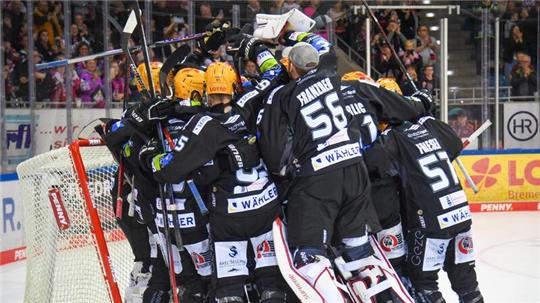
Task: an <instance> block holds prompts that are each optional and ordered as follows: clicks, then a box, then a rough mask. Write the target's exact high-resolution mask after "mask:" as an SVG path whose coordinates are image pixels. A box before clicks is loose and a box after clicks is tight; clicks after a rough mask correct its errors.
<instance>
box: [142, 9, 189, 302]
mask: <svg viewBox="0 0 540 303" xmlns="http://www.w3.org/2000/svg"><path fill="white" fill-rule="evenodd" d="M135 4H136V8H135V14H136V16H137V20H138V21H139V26H140V28H139V29H140V33H141V38H142V50H143V54H144V62H145V67H146V76H147V77H148V84H149V86H150V96H151V97H152V100H155V98H156V90H155V88H154V80H153V79H152V72H151V71H150V57H149V55H148V46H147V44H146V35H145V32H144V26H143V22H142V16H141V9H140V6H139V1H137V0H136V1H135ZM157 131H158V137H159V140H160V141H161V143H162V144H163V150H165V146H164V145H165V144H164V142H163V139H164V138H163V129H162V128H161V123H160V122H158V123H157ZM165 187H166V189H167V191H168V192H169V193H170V194H171V195H170V198H171V201H170V202H171V203H172V204H173V205H174V209H173V218H172V219H173V220H172V221H173V226H174V234H175V237H177V238H178V237H179V239H180V242H178V239H177V242H176V245H177V246H178V247H179V248H180V247H182V246H183V245H182V241H181V240H182V238H181V237H180V228H179V226H178V216H177V214H176V201H175V200H174V197H173V196H172V190H170V189H171V186H169V185H168V184H165ZM159 196H160V199H161V211H162V215H163V227H165V232H164V235H165V241H166V246H167V252H168V255H169V258H168V259H169V280H170V283H171V292H172V297H173V302H174V303H179V300H178V295H177V285H176V274H175V273H176V271H175V264H174V257H173V247H172V241H171V238H170V235H169V213H168V209H167V207H168V205H167V200H166V199H165V192H164V190H163V186H162V184H159Z"/></svg>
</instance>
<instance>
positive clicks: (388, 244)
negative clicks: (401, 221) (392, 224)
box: [379, 235, 401, 252]
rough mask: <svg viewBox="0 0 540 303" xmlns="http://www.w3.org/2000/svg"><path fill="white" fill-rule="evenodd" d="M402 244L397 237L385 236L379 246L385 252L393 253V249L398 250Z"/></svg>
mask: <svg viewBox="0 0 540 303" xmlns="http://www.w3.org/2000/svg"><path fill="white" fill-rule="evenodd" d="M400 242H401V240H400V239H398V237H396V236H395V235H385V236H384V237H383V238H382V239H381V240H380V241H379V244H380V245H381V248H382V249H383V250H384V251H385V252H391V251H392V249H394V248H396V247H397V246H398V245H399V243H400Z"/></svg>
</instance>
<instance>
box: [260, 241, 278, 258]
mask: <svg viewBox="0 0 540 303" xmlns="http://www.w3.org/2000/svg"><path fill="white" fill-rule="evenodd" d="M274 255H275V253H274V241H269V240H264V241H262V242H261V243H259V245H257V259H261V258H263V257H273V256H274Z"/></svg>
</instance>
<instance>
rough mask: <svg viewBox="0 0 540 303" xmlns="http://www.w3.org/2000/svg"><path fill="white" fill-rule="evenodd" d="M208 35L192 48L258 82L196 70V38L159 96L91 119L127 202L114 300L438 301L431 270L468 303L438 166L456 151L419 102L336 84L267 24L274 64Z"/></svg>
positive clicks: (329, 56)
mask: <svg viewBox="0 0 540 303" xmlns="http://www.w3.org/2000/svg"><path fill="white" fill-rule="evenodd" d="M220 31H223V29H222V28H214V29H213V30H212V33H211V34H212V36H213V35H216V36H214V37H213V38H212V36H211V37H210V38H208V39H213V43H215V42H216V41H215V40H216V39H217V40H220V39H221V40H222V41H221V40H220V41H219V43H218V44H227V45H228V47H229V49H231V51H232V52H234V56H235V58H237V59H239V60H251V61H253V62H256V64H257V67H258V70H259V76H258V77H253V78H245V77H240V75H239V73H238V71H237V69H236V68H235V67H234V66H231V65H229V64H227V63H221V62H217V63H212V64H210V65H209V66H203V64H202V63H203V62H204V61H205V55H207V54H208V49H207V48H208V46H207V45H205V42H204V41H201V43H200V45H199V47H198V48H197V49H195V50H194V51H193V52H192V53H191V54H189V55H188V56H187V57H185V58H184V59H183V60H182V61H181V62H178V64H177V66H176V68H175V69H174V70H173V72H171V75H170V76H169V79H168V80H167V81H168V84H169V85H168V87H169V90H170V93H169V94H166V95H169V96H168V97H165V98H149V99H148V100H143V101H142V102H140V103H138V104H136V105H133V106H131V107H129V108H128V109H127V110H126V111H125V112H124V115H123V117H122V118H121V119H119V120H110V121H108V122H107V123H106V124H105V125H103V126H102V130H101V131H102V132H103V134H104V136H103V139H104V141H105V143H106V145H107V146H108V148H109V149H110V150H111V152H112V153H113V154H114V155H115V158H116V159H119V161H122V163H123V165H124V167H125V168H124V171H125V175H126V177H125V178H124V180H126V179H129V180H130V181H131V182H130V184H131V185H128V183H127V182H124V183H123V184H122V186H123V190H122V193H121V195H122V196H123V197H124V201H125V203H123V207H124V208H126V209H127V208H128V207H129V204H130V203H128V202H130V201H133V203H134V205H135V209H136V214H135V216H134V217H130V216H128V215H127V213H128V211H124V215H123V216H122V218H121V219H119V224H120V226H121V228H122V229H123V231H124V233H125V234H126V237H127V239H128V240H129V243H130V245H131V247H132V250H133V252H134V255H135V266H134V269H133V272H132V273H131V284H130V285H129V287H128V289H127V290H126V302H145V303H160V302H170V300H171V299H172V296H179V297H180V301H181V302H264V303H270V302H298V301H299V300H301V301H304V302H329V303H334V302H412V301H411V300H414V301H415V302H426V303H427V302H444V299H443V297H442V295H441V293H440V292H439V290H438V287H437V275H438V271H439V270H440V269H444V270H445V271H446V272H447V274H448V277H449V279H450V282H451V285H452V289H453V290H454V291H455V292H456V293H457V295H458V296H459V298H460V301H461V302H471V303H472V302H483V299H482V295H481V293H480V291H479V288H478V283H477V279H476V274H475V269H474V258H473V244H472V235H471V215H470V212H469V208H468V202H467V197H466V195H465V193H464V191H463V189H462V187H461V185H460V182H459V180H458V178H457V175H456V172H455V170H454V168H453V167H452V164H451V162H452V160H453V159H455V158H456V157H457V156H458V155H459V153H460V151H461V149H462V144H461V141H460V139H459V138H458V137H457V136H456V135H455V134H454V133H453V131H452V130H451V128H450V127H449V126H448V125H446V124H445V123H443V122H441V121H439V120H437V119H435V118H433V117H432V116H431V111H432V110H433V108H434V104H433V101H432V98H431V96H430V95H429V94H427V93H425V92H423V91H418V92H417V93H415V94H414V95H413V96H401V91H400V90H399V87H398V86H397V84H396V83H395V82H394V81H392V80H390V79H379V80H378V81H377V82H375V81H373V80H371V79H370V78H369V77H367V76H366V75H364V74H363V73H361V72H352V73H348V74H345V75H343V77H342V76H340V75H338V73H337V57H336V55H335V53H334V50H333V49H332V46H331V45H330V44H329V43H328V42H327V41H326V40H324V39H323V38H322V37H320V36H318V35H316V34H313V33H307V32H292V31H283V32H282V33H281V35H280V36H279V37H278V39H275V40H274V42H277V43H279V44H280V45H282V46H286V47H287V48H286V50H285V51H284V54H285V53H287V54H286V57H285V56H284V57H283V58H282V59H280V60H278V58H277V57H276V56H275V55H274V54H273V53H272V52H271V51H270V49H269V46H268V41H263V40H261V39H259V38H256V37H253V36H251V35H249V34H245V33H241V32H240V33H238V32H236V33H235V34H234V35H224V34H223V33H220ZM216 37H218V38H216ZM160 66H161V64H159V63H157V62H153V63H152V64H151V69H152V70H153V71H156V75H157V73H158V72H159V68H160ZM143 67H144V65H143ZM138 70H139V72H140V74H141V76H142V78H144V79H143V80H144V81H143V82H146V85H149V82H148V78H147V77H146V75H145V70H144V68H139V69H138ZM158 80H159V79H157V77H156V78H155V79H154V82H155V84H156V88H157V89H160V87H164V86H163V85H159V81H158ZM165 87H167V86H165ZM158 125H160V126H161V127H162V129H161V131H162V133H163V138H161V137H160V136H159V134H158V129H157V127H158ZM163 146H165V147H163ZM116 186H118V182H117V183H116ZM113 194H116V189H115V190H113ZM164 208H165V209H164ZM164 214H165V215H166V216H167V217H164ZM276 219H277V220H280V222H285V224H284V225H286V226H287V228H286V229H287V230H286V235H287V238H286V239H285V240H284V241H283V239H280V241H278V239H274V235H276V233H275V232H274V233H273V226H274V229H275V223H274V222H275V221H276ZM278 242H280V243H279V245H283V244H285V245H286V247H287V248H288V252H287V253H288V254H289V257H290V258H286V259H285V261H287V260H289V261H290V262H288V263H287V262H285V263H287V264H283V261H282V260H281V259H280V260H279V261H278V257H277V256H276V250H277V249H278V248H277V247H276V246H277V245H278ZM283 242H285V243H283ZM167 243H170V244H171V247H172V249H170V250H169V249H168V248H167ZM388 260H389V262H388ZM390 263H391V266H390ZM287 267H289V268H288V269H287ZM171 268H173V269H174V272H175V275H174V276H175V279H176V282H177V284H178V286H179V287H178V289H174V290H171V279H170V275H169V270H170V269H171ZM291 275H298V276H299V277H300V280H294V279H292V280H291V277H290V276H291ZM291 281H293V282H292V283H291ZM294 281H301V282H302V283H303V284H302V285H300V284H295V283H294ZM384 282H386V284H384ZM383 284H384V285H387V287H379V286H380V285H383ZM305 285H307V286H308V287H309V288H310V290H309V291H308V290H306V289H305V288H303V287H304V286H305ZM308 293H309V294H308ZM302 294H305V295H306V296H304V297H303V296H302ZM313 295H314V296H315V297H313ZM309 296H312V297H309ZM298 298H300V299H298ZM411 298H412V299H411Z"/></svg>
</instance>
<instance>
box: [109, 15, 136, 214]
mask: <svg viewBox="0 0 540 303" xmlns="http://www.w3.org/2000/svg"><path fill="white" fill-rule="evenodd" d="M135 27H137V19H135V15H134V14H133V11H131V13H130V14H129V17H128V20H127V21H126V24H125V25H124V29H123V30H122V37H121V45H122V49H124V50H126V49H127V45H128V41H129V37H130V36H131V34H132V33H133V31H134V30H135ZM126 53H127V55H128V57H130V59H132V60H133V58H131V54H130V53H129V51H128V52H126ZM137 79H138V80H139V81H140V82H142V79H141V78H140V75H139V77H137ZM126 85H127V83H126ZM122 107H123V110H124V111H125V110H126V107H127V96H125V95H124V102H123V104H122ZM117 184H118V186H117V188H116V189H117V191H116V214H115V215H116V218H117V219H122V209H123V207H124V199H123V198H122V192H123V190H124V157H122V153H120V155H119V156H118V181H117Z"/></svg>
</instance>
